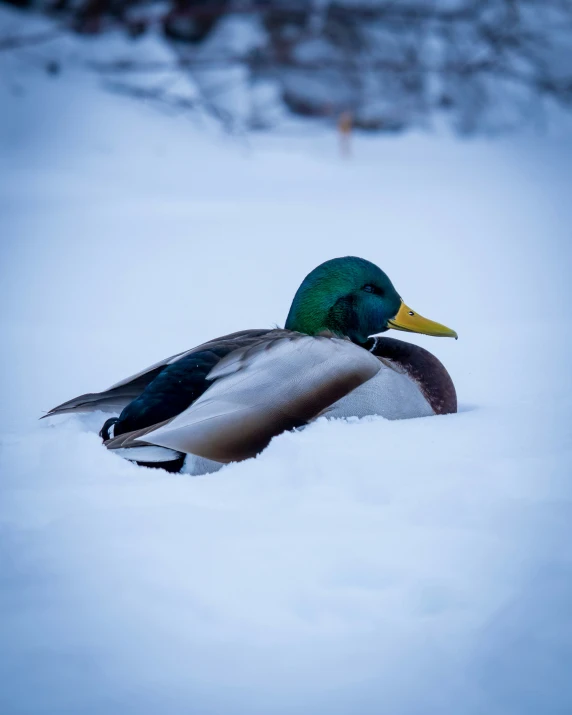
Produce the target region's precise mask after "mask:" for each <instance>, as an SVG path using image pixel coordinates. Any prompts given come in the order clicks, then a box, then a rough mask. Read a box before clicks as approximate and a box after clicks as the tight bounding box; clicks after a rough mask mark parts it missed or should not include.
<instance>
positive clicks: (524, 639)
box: [0, 11, 572, 715]
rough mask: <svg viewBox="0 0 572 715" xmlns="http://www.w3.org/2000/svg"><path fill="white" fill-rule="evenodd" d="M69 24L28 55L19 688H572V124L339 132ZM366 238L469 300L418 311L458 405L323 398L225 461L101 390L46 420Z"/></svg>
mask: <svg viewBox="0 0 572 715" xmlns="http://www.w3.org/2000/svg"><path fill="white" fill-rule="evenodd" d="M3 13H5V11H3ZM2 17H4V19H6V17H8V19H9V20H10V21H12V18H13V17H14V16H13V15H12V14H11V13H10V14H9V15H7V14H3V16H2ZM0 19H1V18H0ZM43 51H44V50H43V49H42V48H40V47H38V48H33V47H30V48H26V49H24V50H23V51H22V52H20V53H18V54H17V55H13V54H11V53H4V54H3V55H2V56H1V57H0V77H1V79H0V106H1V107H2V111H1V112H0V202H1V207H0V251H1V253H0V271H1V275H0V305H1V331H2V351H1V353H0V355H1V360H2V365H1V368H2V369H1V372H0V375H1V394H2V410H1V411H0V429H1V431H2V435H3V437H2V452H1V464H0V712H1V713H2V714H3V715H4V714H5V715H13V714H16V713H17V714H18V715H20V714H24V713H25V714H34V715H40V714H42V715H43V714H44V713H57V715H68V714H69V715H72V714H73V715H78V714H79V713H81V714H82V715H84V714H89V715H92V714H93V715H95V714H97V715H99V714H100V713H102V714H103V713H105V714H106V715H115V713H117V714H119V713H121V714H122V715H123V714H131V713H134V714H137V715H139V714H142V715H146V714H147V713H151V714H154V713H164V714H167V715H179V713H181V714H182V713H185V714H188V713H192V714H193V715H195V714H196V715H203V714H205V715H206V714H209V715H227V714H228V715H231V714H232V715H235V714H240V713H248V714H249V715H257V714H261V715H262V714H264V715H269V714H273V715H274V714H276V715H290V714H293V713H311V714H312V715H321V714H322V713H324V714H326V713H327V715H349V714H353V713H363V714H364V715H369V714H371V715H374V714H375V715H378V714H379V713H384V714H385V713H387V714H388V715H427V714H428V713H430V714H432V713H435V714H439V715H441V714H449V713H450V714H451V715H453V714H454V715H460V714H462V715H473V714H474V715H477V714H480V713H487V715H513V714H514V715H526V714H529V713H530V714H531V715H532V714H534V715H537V714H538V713H543V714H546V713H549V714H550V715H552V714H557V713H558V714H562V715H563V714H564V713H570V712H571V711H572V686H571V684H570V672H571V669H572V556H571V552H570V543H571V538H572V502H571V498H572V488H571V484H570V481H571V476H572V469H571V467H572V431H571V427H570V425H571V418H572V409H571V404H572V380H571V371H570V358H571V350H570V345H571V339H572V336H571V334H570V333H571V327H570V325H571V323H570V303H571V298H572V291H571V289H570V270H571V260H570V258H571V251H572V249H571V247H570V241H571V228H570V227H571V226H572V202H571V201H570V184H571V181H572V162H571V161H570V156H571V154H570V149H571V147H572V132H570V131H568V132H567V131H564V130H562V131H561V132H560V134H559V135H558V136H551V137H540V136H538V137H534V136H520V137H515V138H512V139H505V140H502V141H500V140H497V141H495V142H486V141H483V140H480V141H472V142H460V141H458V140H453V139H451V138H448V137H446V136H440V135H434V136H432V135H409V136H407V137H404V138H399V139H396V138H391V139H388V138H384V137H359V138H356V139H355V141H354V144H353V156H352V157H351V159H349V160H343V159H341V158H340V156H339V153H338V147H337V143H336V137H335V136H333V135H332V134H329V133H327V132H324V131H321V130H320V131H317V130H315V129H313V128H312V127H311V125H300V129H298V130H297V131H296V132H294V133H293V134H292V135H289V136H285V135H278V134H274V135H270V136H266V137H256V138H250V139H235V138H232V139H231V138H227V137H221V136H220V135H217V133H216V131H215V130H214V129H213V128H211V127H209V126H208V125H207V126H205V127H204V128H203V129H202V130H198V129H197V128H196V127H195V126H194V125H193V123H191V122H189V121H188V118H187V117H185V116H173V115H170V114H167V115H165V114H161V113H159V112H157V111H156V110H155V109H154V108H150V107H147V106H146V105H144V104H141V103H137V102H135V101H130V100H128V99H125V98H121V97H117V96H113V95H110V94H107V93H105V92H103V91H102V90H101V89H100V88H99V87H98V86H97V85H96V83H95V81H94V80H93V79H92V78H90V77H89V76H87V75H85V74H83V73H82V72H81V71H80V70H79V69H78V70H77V71H73V70H71V69H68V70H66V71H65V72H64V73H63V74H62V75H60V76H57V77H48V76H46V75H45V74H44V73H42V72H40V71H39V70H38V64H39V62H40V61H41V59H42V52H43ZM308 127H309V128H308ZM346 254H354V255H359V256H363V257H365V258H368V259H369V260H372V261H374V262H375V263H377V264H378V265H380V266H381V267H382V268H383V269H384V270H385V271H386V272H387V273H388V274H389V276H390V277H391V278H392V280H393V281H394V283H395V285H396V287H397V289H398V291H399V292H400V294H401V295H402V296H403V298H404V300H405V301H406V302H407V303H408V304H409V305H410V306H411V307H413V308H414V309H415V310H419V311H420V312H421V313H422V314H423V315H426V316H427V317H429V318H432V319H435V320H438V321H440V322H443V323H445V324H447V325H450V326H451V327H453V328H454V329H456V330H457V331H458V333H459V336H460V337H459V340H458V341H453V340H439V339H436V338H430V337H423V336H420V337H418V338H417V339H415V342H418V343H419V344H421V345H423V346H425V347H427V348H428V349H430V350H432V351H433V352H434V353H435V354H436V355H437V356H438V357H439V358H440V359H441V360H442V361H443V362H444V363H445V365H446V366H447V368H448V369H449V371H450V373H451V375H452V377H453V379H454V381H455V384H456V386H457V391H458V395H459V400H460V412H459V414H457V415H449V416H446V417H430V418H421V419H415V420H405V421H399V422H389V421H386V420H383V419H379V418H365V419H362V420H357V419H349V420H347V421H343V420H334V421H326V420H320V421H318V423H316V424H315V425H313V426H311V427H309V428H307V429H306V430H304V431H302V432H298V433H290V434H284V435H282V436H280V437H278V438H276V439H275V440H273V442H272V443H271V444H270V446H269V447H268V448H267V449H266V450H265V451H264V453H263V454H261V455H260V456H259V457H258V458H256V459H252V460H248V461H246V462H243V463H241V464H233V465H229V466H226V467H224V468H223V469H222V470H221V471H220V472H218V473H217V474H213V475H206V476H202V477H191V476H189V475H185V474H181V475H169V474H167V473H165V472H163V471H160V470H149V469H144V468H138V467H136V466H134V465H132V464H129V463H127V462H125V461H123V460H121V459H119V458H117V457H116V456H114V455H113V454H110V453H108V452H106V451H105V450H104V449H103V448H102V446H101V443H100V440H99V438H98V437H97V429H98V428H99V427H100V425H101V423H102V421H103V416H102V415H98V414H96V415H91V416H89V417H86V418H78V417H65V418H61V419H58V420H55V419H54V420H53V421H52V422H51V423H48V421H47V420H46V421H43V422H38V421H37V418H38V417H39V416H40V415H41V414H42V412H43V411H45V410H47V409H49V408H50V407H53V406H54V405H55V404H58V403H59V402H62V401H64V400H66V399H69V398H71V397H73V396H75V395H78V394H80V393H82V392H87V391H92V390H98V389H103V388H105V387H107V386H109V385H110V384H112V383H114V382H116V381H118V380H120V379H121V378H122V377H124V376H126V375H128V374H130V373H134V372H136V371H137V370H139V369H141V368H143V367H145V366H146V365H148V364H152V363H153V362H155V361H157V360H159V359H161V358H162V357H165V356H167V355H171V354H174V353H176V352H179V351H181V350H185V349H187V348H190V347H192V346H193V345H195V344H198V343H200V342H202V341H204V340H206V339H208V338H212V337H214V336H216V335H222V334H224V333H227V332H231V331H234V330H239V329H243V328H249V327H252V328H258V327H264V326H271V325H273V324H275V323H277V324H283V321H284V319H285V317H286V314H287V311H288V308H289V304H290V301H291V299H292V297H293V295H294V292H295V290H296V288H297V287H298V285H299V283H300V282H301V280H302V279H303V277H304V276H305V274H306V273H307V272H308V271H309V270H311V269H312V268H313V267H314V266H315V265H317V264H318V263H320V262H321V261H323V260H326V259H328V258H331V257H334V256H339V255H346ZM395 337H401V338H403V337H406V338H407V339H411V340H414V338H413V337H411V338H409V337H408V336H404V335H402V334H400V335H397V334H395Z"/></svg>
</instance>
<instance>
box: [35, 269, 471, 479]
mask: <svg viewBox="0 0 572 715" xmlns="http://www.w3.org/2000/svg"><path fill="white" fill-rule="evenodd" d="M389 328H393V329H395V330H403V331H408V332H413V333H424V334H426V335H434V336H445V337H453V338H456V337H457V333H455V331H454V330H451V329H450V328H447V327H445V326H444V325H441V324H439V323H435V322H433V321H431V320H427V319H426V318H423V317H422V316H420V315H419V314H418V313H416V312H414V311H413V310H411V309H410V308H408V307H407V306H406V305H405V303H404V302H403V301H402V300H401V298H400V296H399V294H398V293H397V291H396V290H395V288H394V286H393V284H392V283H391V281H390V280H389V278H388V277H387V275H386V274H385V273H384V272H383V271H382V270H381V269H380V268H378V267H377V266H376V265H374V264H373V263H370V262H369V261H366V260H365V259H363V258H356V257H353V256H348V257H345V258H334V259H332V260H330V261H326V262H325V263H322V264H321V265H319V266H318V267H317V268H315V269H314V270H313V271H312V272H311V273H309V274H308V275H307V276H306V278H305V279H304V281H303V282H302V284H301V286H300V287H299V288H298V291H297V292H296V295H295V296H294V300H293V302H292V306H291V307H290V312H289V313H288V317H287V319H286V324H285V327H284V328H283V329H280V328H276V329H262V330H244V331H241V332H238V333H232V334H231V335H225V336H223V337H221V338H217V339H215V340H211V341H210V342H207V343H203V344H202V345H199V346H198V347H195V348H192V349H191V350H187V351H186V352H182V353H179V354H177V355H174V356H172V357H169V358H167V359H166V360H162V361H161V362H158V363H156V364H155V365H151V367H148V368H147V369H146V370H143V371H142V372H139V373H137V374H136V375H133V376H131V377H128V378H127V379H125V380H122V381H121V382H118V383H117V384H115V385H113V386H112V387H110V388H109V389H108V390H105V391H104V392H97V393H89V394H86V395H81V396H80V397H76V398H75V399H73V400H69V401H68V402H64V403H63V404H62V405H59V406H58V407H54V409H52V410H50V412H49V413H48V414H47V415H44V416H46V417H47V416H51V415H58V414H62V413H66V412H89V411H96V410H104V411H112V412H115V413H120V414H119V416H118V417H112V418H110V419H108V420H107V421H106V422H105V424H104V425H103V427H102V429H101V432H100V435H101V436H102V438H103V441H104V444H105V446H106V447H107V448H108V449H110V450H113V451H114V452H115V453H117V454H118V455H121V456H123V457H125V458H127V459H129V460H130V461H133V462H136V463H137V464H140V465H143V466H152V467H162V468H164V469H167V470H168V471H179V470H180V469H181V467H182V466H183V463H184V461H185V458H186V457H187V456H188V455H192V458H193V459H199V460H201V459H202V460H208V461H207V462H206V464H207V467H208V468H210V469H212V468H214V467H215V466H220V465H222V464H225V463H228V462H234V461H240V460H244V459H247V458H249V457H253V456H255V455H256V454H258V453H259V452H261V451H262V450H263V449H264V448H265V447H266V446H267V445H268V443H269V442H270V440H271V439H272V437H274V436H275V435H278V434H280V433H281V432H284V431H286V430H291V429H294V428H300V427H303V426H305V425H307V424H308V423H309V422H312V421H313V420H315V419H316V418H318V417H320V416H326V417H349V416H357V417H361V416H365V415H380V416H382V417H386V418H388V419H392V420H395V419H403V418H408V417H424V416H429V415H435V414H437V415H440V414H447V413H451V412H456V411H457V397H456V394H455V387H454V385H453V382H452V380H451V378H450V377H449V374H448V373H447V371H446V370H445V368H444V367H443V365H442V364H441V363H440V362H439V360H437V358H436V357H435V356H433V355H432V354H431V353H429V352H428V351H427V350H424V349H423V348H420V347H418V346H416V345H412V344H410V343H406V342H403V341H401V340H395V339H392V338H386V337H380V336H379V333H383V332H385V331H387V330H388V329H389Z"/></svg>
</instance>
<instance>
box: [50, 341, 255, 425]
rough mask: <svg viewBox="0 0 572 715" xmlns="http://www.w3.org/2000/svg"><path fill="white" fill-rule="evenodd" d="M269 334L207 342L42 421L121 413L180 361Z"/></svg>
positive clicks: (53, 411) (64, 406)
mask: <svg viewBox="0 0 572 715" xmlns="http://www.w3.org/2000/svg"><path fill="white" fill-rule="evenodd" d="M268 332H269V331H268V330H242V331H240V332H238V333H231V334H230V335H224V336H223V337H221V338H217V339H216V340H211V341H209V342H208V343H203V344H202V345H198V346H197V347H196V348H191V349H190V350H186V351H185V352H182V353H177V355H172V356H171V357H168V358H166V359H165V360H161V361H160V362H157V363H155V364H154V365H151V366H150V367H148V368H146V369H145V370H142V371H141V372H138V373H136V374H135V375H131V376H130V377H127V378H125V380H121V381H120V382H117V383H115V385H112V386H111V387H110V388H108V389H107V390H104V391H103V392H88V393H86V394H85V395H80V396H79V397H74V398H73V400H68V401H67V402H63V403H62V404H61V405H58V406H57V407H54V408H52V409H51V410H50V411H49V412H47V413H46V414H45V415H43V416H42V417H41V418H40V419H43V418H44V417H51V416H53V415H61V414H65V413H67V412H95V411H96V410H102V411H104V412H113V413H117V412H121V411H122V410H123V408H124V407H126V406H127V405H128V404H129V403H130V402H132V401H133V400H135V399H137V398H138V397H139V396H140V395H141V394H142V393H143V391H144V390H145V389H146V388H147V386H148V385H150V384H151V383H152V382H153V380H155V378H156V377H158V376H159V375H160V374H161V373H162V372H163V370H164V369H165V368H166V367H167V366H169V365H172V364H173V363H175V362H177V361H178V360H181V359H182V358H185V357H187V356H188V355H191V354H192V353H195V352H200V351H204V350H209V349H212V348H217V347H218V348H219V349H221V350H223V351H224V350H225V349H226V352H230V351H231V350H234V349H236V347H239V346H240V345H242V344H243V343H244V342H245V341H246V342H247V343H248V344H249V343H250V342H251V341H252V340H257V339H258V338H259V337H260V336H263V335H266V334H267V333H268Z"/></svg>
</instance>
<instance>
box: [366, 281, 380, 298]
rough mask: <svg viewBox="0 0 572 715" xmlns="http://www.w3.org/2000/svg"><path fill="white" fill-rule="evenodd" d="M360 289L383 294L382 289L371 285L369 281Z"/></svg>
mask: <svg viewBox="0 0 572 715" xmlns="http://www.w3.org/2000/svg"><path fill="white" fill-rule="evenodd" d="M362 290H363V291H365V292H366V293H375V294H376V295H383V290H382V289H381V288H378V287H377V286H374V285H371V283H368V284H367V285H365V286H364V287H363V288H362Z"/></svg>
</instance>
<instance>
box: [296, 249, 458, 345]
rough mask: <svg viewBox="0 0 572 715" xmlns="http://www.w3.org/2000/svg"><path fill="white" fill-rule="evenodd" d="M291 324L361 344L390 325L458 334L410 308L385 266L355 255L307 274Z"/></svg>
mask: <svg viewBox="0 0 572 715" xmlns="http://www.w3.org/2000/svg"><path fill="white" fill-rule="evenodd" d="M285 328H286V329H287V330H295V331H297V332H300V333H306V334H308V335H317V334H318V333H321V332H325V331H329V332H331V333H333V334H334V335H339V336H340V337H348V338H349V339H350V340H351V341H352V342H354V343H358V344H363V343H365V342H366V341H367V339H368V337H369V336H370V335H375V334H376V333H382V332H384V331H385V330H388V329H389V328H396V329H398V330H407V331H409V332H416V333H417V332H419V333H426V334H428V335H442V336H449V337H455V338H456V337H457V334H456V333H455V332H454V331H453V330H450V329H449V328H445V326H443V325H440V324H439V323H434V322H433V321H430V320H427V319H426V318H422V317H421V316H420V315H418V314H416V313H414V312H413V311H412V310H410V309H409V308H408V307H407V306H406V305H405V304H404V303H403V302H402V300H401V298H400V296H399V294H398V293H397V291H396V290H395V288H394V287H393V283H392V282H391V281H390V280H389V278H388V277H387V276H386V275H385V273H384V272H383V271H382V270H381V269H380V268H378V267H377V266H376V265H374V264H373V263H370V262H369V261H366V260H365V259H363V258H356V257H355V256H346V257H344V258H333V259H332V260H330V261H326V262H325V263H322V264H321V265H319V266H318V267H317V268H314V270H313V271H312V272H311V273H309V274H308V275H307V276H306V278H304V281H303V282H302V285H301V286H300V287H299V288H298V290H297V292H296V295H295V296H294V300H293V301H292V306H291V307H290V312H289V313H288V318H287V319H286V325H285Z"/></svg>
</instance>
